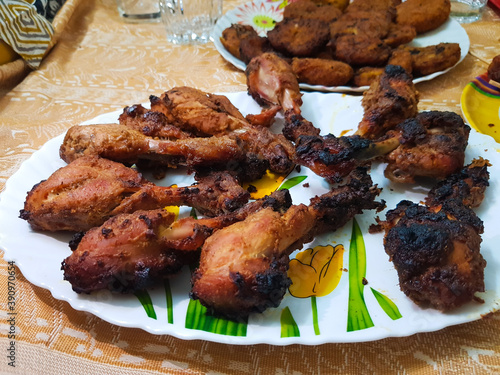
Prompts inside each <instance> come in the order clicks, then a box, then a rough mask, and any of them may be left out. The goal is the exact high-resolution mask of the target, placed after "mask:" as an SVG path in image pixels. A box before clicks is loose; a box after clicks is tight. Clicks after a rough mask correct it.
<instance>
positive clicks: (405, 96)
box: [356, 65, 418, 139]
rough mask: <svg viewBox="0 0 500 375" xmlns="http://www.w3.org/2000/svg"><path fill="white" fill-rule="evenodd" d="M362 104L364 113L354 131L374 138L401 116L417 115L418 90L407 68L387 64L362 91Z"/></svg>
mask: <svg viewBox="0 0 500 375" xmlns="http://www.w3.org/2000/svg"><path fill="white" fill-rule="evenodd" d="M361 104H362V106H363V109H364V114H363V118H362V120H361V122H360V123H359V124H358V131H357V133H356V134H358V135H360V136H362V137H364V138H369V139H377V138H379V137H381V136H383V135H384V134H385V133H386V132H387V131H388V130H390V129H393V128H394V127H395V126H396V125H397V124H399V123H400V122H402V121H403V120H406V119H407V118H411V117H414V116H416V114H417V112H418V108H417V105H418V92H417V90H416V88H415V85H414V84H413V82H412V76H411V75H410V74H408V73H407V72H406V70H404V69H403V68H402V67H401V66H398V65H388V66H386V68H385V71H384V73H383V74H382V75H381V76H380V77H379V78H378V79H377V80H375V81H374V82H373V83H372V84H371V86H370V88H369V89H368V90H367V91H366V92H365V93H364V94H363V99H362V102H361Z"/></svg>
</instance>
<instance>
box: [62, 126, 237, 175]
mask: <svg viewBox="0 0 500 375" xmlns="http://www.w3.org/2000/svg"><path fill="white" fill-rule="evenodd" d="M59 154H60V156H61V159H63V160H64V161H65V162H67V163H70V162H72V161H73V160H75V159H77V158H80V157H82V156H86V155H95V156H101V157H103V158H106V159H110V160H113V161H117V162H121V163H129V164H134V163H136V162H137V161H139V160H140V159H149V160H159V161H161V162H162V163H164V164H168V165H171V166H172V167H176V166H186V167H192V168H194V167H197V166H207V165H227V163H228V161H230V160H231V161H238V160H243V159H244V158H245V152H244V149H243V147H242V146H241V144H239V143H238V140H235V139H232V138H230V137H228V136H220V137H210V138H186V139H178V140H175V141H170V140H162V139H156V138H152V137H147V136H145V135H144V134H142V133H141V132H139V131H137V130H134V129H130V128H129V127H127V126H124V125H118V124H103V125H87V126H83V125H75V126H73V127H71V128H70V129H69V130H68V132H67V133H66V136H65V137H64V141H63V143H62V145H61V147H60V150H59Z"/></svg>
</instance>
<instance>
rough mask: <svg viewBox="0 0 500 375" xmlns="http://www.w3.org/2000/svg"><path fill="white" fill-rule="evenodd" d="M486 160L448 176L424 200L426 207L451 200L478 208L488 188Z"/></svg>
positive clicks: (488, 175) (474, 162)
mask: <svg viewBox="0 0 500 375" xmlns="http://www.w3.org/2000/svg"><path fill="white" fill-rule="evenodd" d="M489 166H491V164H490V163H489V161H488V160H486V159H483V158H481V157H479V158H477V159H474V160H472V162H471V163H470V164H469V165H467V166H465V167H464V168H462V169H461V170H460V171H458V172H457V173H454V174H452V175H450V176H449V177H448V178H446V179H445V180H442V181H440V182H438V183H437V185H436V186H434V187H433V188H432V189H431V190H430V191H429V193H428V194H427V197H426V199H425V203H426V204H427V205H428V206H437V205H439V204H441V202H444V201H447V200H450V199H453V200H459V201H461V202H462V204H463V205H464V206H466V207H471V208H475V207H479V205H480V204H481V203H482V202H483V199H484V192H485V190H486V187H488V186H489V179H490V174H489V172H488V167H489Z"/></svg>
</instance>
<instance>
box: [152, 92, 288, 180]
mask: <svg viewBox="0 0 500 375" xmlns="http://www.w3.org/2000/svg"><path fill="white" fill-rule="evenodd" d="M162 100H163V102H164V106H165V108H167V109H168V111H169V112H170V113H171V115H172V116H173V117H174V118H175V119H176V124H178V126H180V127H181V128H184V129H186V130H189V131H191V132H193V133H195V134H197V135H199V136H216V137H222V136H227V137H229V138H231V139H234V140H235V142H237V143H238V144H239V145H240V146H241V148H242V149H243V152H244V154H245V158H246V159H248V155H257V156H258V157H259V158H261V159H263V160H265V161H266V162H268V164H269V165H268V167H269V169H271V170H272V171H273V172H275V173H283V174H286V173H289V172H290V170H291V169H292V168H293V166H294V164H293V162H292V159H293V154H294V148H293V146H292V144H291V143H290V142H289V141H287V140H286V139H285V138H284V137H283V136H282V135H280V134H275V133H272V132H271V131H270V130H269V129H267V128H266V127H262V126H259V125H257V126H254V125H253V124H251V123H249V122H248V121H247V120H246V119H245V118H244V117H243V115H242V114H241V113H240V112H239V111H238V109H236V107H235V106H234V105H233V104H232V103H231V102H230V101H229V99H228V98H227V97H225V96H223V95H214V94H209V93H205V92H203V91H201V90H198V89H194V88H189V87H179V88H174V89H172V90H169V91H167V92H165V93H164V94H163V95H162ZM276 112H277V110H276V111H273V110H271V111H270V112H269V113H267V114H266V115H262V116H263V117H266V119H267V120H264V122H265V123H266V125H268V124H267V122H270V120H271V119H270V118H268V116H270V117H272V118H273V119H274V115H276ZM261 119H262V117H261ZM181 124H182V125H181ZM259 124H260V123H259Z"/></svg>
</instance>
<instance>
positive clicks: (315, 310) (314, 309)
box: [311, 296, 320, 336]
mask: <svg viewBox="0 0 500 375" xmlns="http://www.w3.org/2000/svg"><path fill="white" fill-rule="evenodd" d="M311 309H312V315H313V327H314V334H315V335H316V336H317V335H319V334H320V331H319V322H318V306H317V304H316V296H311Z"/></svg>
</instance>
